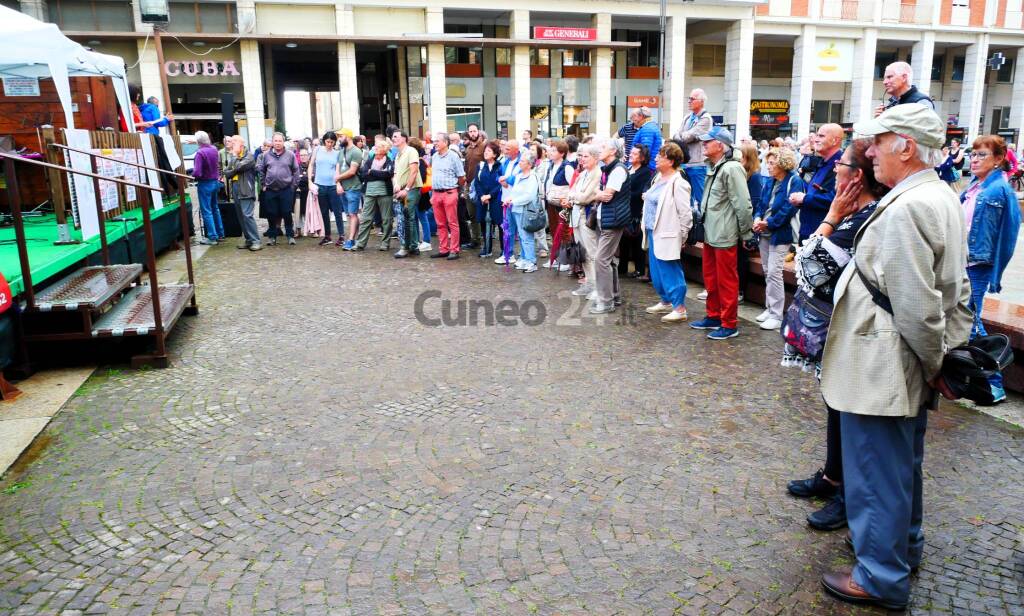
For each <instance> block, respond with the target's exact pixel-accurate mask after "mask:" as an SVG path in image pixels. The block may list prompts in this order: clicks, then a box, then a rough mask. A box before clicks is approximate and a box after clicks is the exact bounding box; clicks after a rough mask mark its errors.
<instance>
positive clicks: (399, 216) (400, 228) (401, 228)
mask: <svg viewBox="0 0 1024 616" xmlns="http://www.w3.org/2000/svg"><path fill="white" fill-rule="evenodd" d="M391 213H392V215H393V217H394V219H395V237H397V238H398V247H399V248H404V247H405V213H404V212H403V211H402V202H401V201H399V200H397V199H395V200H394V201H392V202H391Z"/></svg>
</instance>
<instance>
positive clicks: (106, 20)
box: [16, 0, 135, 32]
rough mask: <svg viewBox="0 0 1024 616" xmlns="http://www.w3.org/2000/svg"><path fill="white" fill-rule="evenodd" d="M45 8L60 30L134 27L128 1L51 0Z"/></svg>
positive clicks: (126, 28)
mask: <svg viewBox="0 0 1024 616" xmlns="http://www.w3.org/2000/svg"><path fill="white" fill-rule="evenodd" d="M16 10H17V9H16ZM47 10H48V11H49V16H50V21H51V22H53V23H55V24H57V25H58V26H59V27H60V29H61V30H87V31H88V30H102V31H108V32H131V31H132V30H134V29H135V26H134V25H133V21H132V5H131V3H130V2H115V1H104V0H52V1H51V2H48V3H47Z"/></svg>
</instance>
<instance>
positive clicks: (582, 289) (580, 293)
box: [572, 284, 594, 297]
mask: <svg viewBox="0 0 1024 616" xmlns="http://www.w3.org/2000/svg"><path fill="white" fill-rule="evenodd" d="M593 292H594V287H592V286H590V285H586V284H581V285H580V286H579V288H578V289H574V290H573V292H572V294H573V295H575V296H576V297H584V296H589V295H590V294H591V293H593Z"/></svg>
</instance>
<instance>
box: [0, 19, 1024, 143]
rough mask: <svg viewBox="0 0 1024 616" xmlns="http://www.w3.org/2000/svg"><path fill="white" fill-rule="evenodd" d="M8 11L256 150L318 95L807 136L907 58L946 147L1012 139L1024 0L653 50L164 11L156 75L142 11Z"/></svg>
mask: <svg viewBox="0 0 1024 616" xmlns="http://www.w3.org/2000/svg"><path fill="white" fill-rule="evenodd" d="M2 1H3V2H4V3H5V4H7V5H9V6H12V7H13V8H18V9H20V10H22V11H23V12H25V13H28V14H30V15H32V16H34V17H36V18H39V19H43V20H46V21H51V22H54V23H56V24H58V25H59V26H60V27H61V29H62V30H63V31H64V32H65V33H66V34H67V35H68V36H70V37H72V38H74V39H76V40H78V41H79V42H82V43H84V44H86V45H88V46H90V47H93V48H94V49H96V50H98V51H101V52H104V53H110V54H115V55H119V56H122V57H123V58H124V59H125V62H126V64H127V65H128V67H129V77H130V78H131V79H132V81H134V82H136V83H138V84H140V85H141V86H142V89H143V92H144V94H145V95H146V96H150V95H155V96H157V97H159V98H162V97H161V87H160V72H161V71H163V72H164V74H165V75H167V78H168V81H169V85H170V94H171V99H172V101H171V102H172V105H173V107H174V112H175V115H176V117H177V118H178V120H179V121H180V122H181V123H183V124H186V126H188V127H189V128H192V129H195V128H198V127H202V128H206V129H208V130H212V131H213V132H215V133H216V132H218V131H217V126H219V119H220V118H221V101H222V100H223V99H224V97H225V95H228V94H229V95H231V97H232V98H233V101H234V105H233V107H234V109H235V114H236V118H237V119H238V121H239V124H240V126H241V131H240V132H243V133H244V134H248V136H249V138H250V141H253V142H258V141H262V139H263V138H264V137H265V135H267V134H268V132H269V131H272V130H273V128H274V127H275V126H280V125H281V124H282V118H283V100H284V92H285V91H288V90H302V91H307V92H316V93H320V94H319V95H317V96H311V97H310V105H311V107H312V109H311V115H312V116H313V117H314V118H319V121H316V120H314V127H313V130H314V132H319V131H323V130H324V129H326V128H340V127H349V128H352V129H353V130H356V129H357V128H358V130H359V131H360V132H363V133H365V134H375V133H377V132H380V131H381V130H382V129H383V127H384V126H386V125H387V124H388V123H394V124H397V125H399V126H402V127H403V128H407V129H408V130H409V131H410V132H411V133H422V132H425V131H428V130H429V131H437V130H455V129H463V128H465V126H466V124H467V123H469V122H471V121H476V122H478V123H480V124H481V126H482V127H483V128H484V130H485V131H487V132H488V134H490V135H513V136H519V135H520V134H521V132H522V131H523V130H525V129H530V130H531V131H533V134H535V135H538V134H540V135H563V134H567V133H584V132H593V133H601V134H609V133H612V132H614V131H615V130H616V129H617V127H618V126H619V125H621V124H622V123H624V122H626V121H627V120H626V118H627V117H628V109H629V108H630V107H634V106H637V105H640V104H646V105H647V106H649V107H651V108H652V109H654V110H656V112H657V113H659V114H660V116H659V117H658V121H659V122H660V123H661V124H662V126H663V128H664V129H665V130H666V131H671V130H674V129H675V128H676V127H678V126H679V124H680V123H681V122H682V120H683V117H684V116H685V114H686V113H687V100H686V99H687V93H688V92H689V91H690V89H692V88H695V87H700V88H703V89H704V90H705V91H706V92H707V94H708V104H707V109H708V111H710V112H711V114H712V115H713V116H715V119H716V121H717V122H720V123H723V124H727V125H730V126H731V127H733V128H734V130H735V131H736V132H737V133H738V134H740V135H743V134H751V135H752V136H754V137H755V138H761V137H772V136H776V135H783V136H785V135H793V136H795V137H803V136H805V135H807V134H808V133H809V132H811V131H813V130H814V129H815V128H816V126H817V125H819V124H822V123H825V122H839V123H843V124H848V123H852V122H854V121H856V120H859V119H861V118H864V117H867V116H869V115H871V113H872V111H873V109H874V108H875V107H876V106H877V105H879V104H881V103H882V102H883V99H884V98H885V94H884V90H883V88H882V82H881V78H882V73H883V71H884V68H885V66H886V65H887V64H889V63H890V62H893V61H896V60H904V61H907V62H909V63H910V64H911V66H912V67H913V71H914V80H913V81H914V83H915V84H916V85H917V86H918V87H919V88H920V89H921V90H922V91H925V92H928V93H929V94H930V95H931V96H932V97H933V98H934V99H935V100H936V108H937V110H938V112H939V113H940V116H941V117H943V118H945V119H947V122H948V124H949V134H950V136H951V137H952V136H960V137H962V138H964V139H968V140H970V139H972V138H973V137H974V136H976V135H978V134H984V133H999V134H1002V135H1004V136H1005V137H1007V139H1008V140H1009V141H1013V142H1016V141H1018V134H1019V132H1020V129H1021V128H1022V123H1024V105H1020V104H1018V105H1013V104H1012V101H1013V100H1018V101H1021V100H1024V73H1022V72H1021V71H1018V70H1017V66H1018V64H1020V63H1021V62H1024V28H1022V25H1024V24H1022V0H768V1H767V2H763V1H749V0H695V1H691V2H679V1H676V0H674V1H672V2H669V4H668V10H667V15H666V20H665V49H664V50H662V49H661V45H660V41H661V35H660V27H661V22H660V19H659V3H658V2H657V1H656V0H652V1H646V0H644V1H634V2H621V1H613V0H563V1H562V2H560V3H558V5H557V11H553V10H552V9H553V8H556V7H555V6H553V5H551V4H549V3H546V2H543V1H541V0H523V1H521V2H520V3H519V7H518V8H514V9H491V8H488V9H482V8H479V6H478V5H477V3H475V2H472V1H471V0H445V1H444V2H440V1H439V0H394V1H392V2H389V3H387V4H385V3H382V2H371V1H366V2H354V3H344V4H342V3H335V2H327V1H317V0H302V1H299V2H289V3H283V2H256V1H254V0H231V1H217V0H205V1H202V2H177V1H172V2H171V3H170V7H171V10H170V13H171V21H170V23H169V24H168V26H167V28H166V31H167V34H165V35H164V37H163V42H164V44H163V48H164V55H165V62H164V64H163V65H162V66H161V65H160V64H159V63H158V62H157V58H156V51H155V48H154V45H153V38H152V36H151V26H149V25H148V24H143V23H141V20H140V16H139V15H140V14H139V3H138V0H134V1H132V0H22V1H21V2H18V1H17V0H2ZM993 57H996V58H1002V63H1001V64H1000V63H999V62H998V61H997V62H990V60H991V59H992V58H993ZM662 71H664V75H663V79H661V77H662ZM659 84H661V85H662V87H663V89H662V90H661V91H659ZM189 128H183V129H182V130H185V131H188V130H189Z"/></svg>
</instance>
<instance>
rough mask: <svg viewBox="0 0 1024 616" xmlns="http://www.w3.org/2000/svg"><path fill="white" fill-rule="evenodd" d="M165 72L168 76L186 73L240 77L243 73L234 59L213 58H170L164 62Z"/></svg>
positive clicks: (193, 75)
mask: <svg viewBox="0 0 1024 616" xmlns="http://www.w3.org/2000/svg"><path fill="white" fill-rule="evenodd" d="M164 74H165V75H167V76H168V77H177V76H179V75H185V76H186V77H228V76H233V77H238V76H240V75H241V73H239V72H238V68H237V67H235V61H234V60H225V61H224V62H214V61H213V60H203V61H201V62H200V61H197V60H186V61H184V62H179V61H177V60H169V61H167V62H164Z"/></svg>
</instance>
